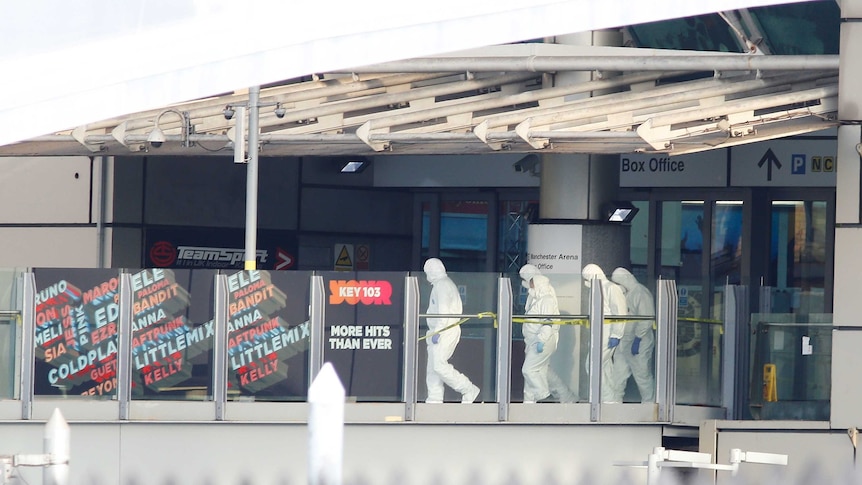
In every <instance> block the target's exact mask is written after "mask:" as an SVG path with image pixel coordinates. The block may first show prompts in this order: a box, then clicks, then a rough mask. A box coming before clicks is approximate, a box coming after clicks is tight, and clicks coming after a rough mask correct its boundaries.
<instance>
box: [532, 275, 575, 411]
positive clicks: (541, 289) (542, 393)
mask: <svg viewBox="0 0 862 485" xmlns="http://www.w3.org/2000/svg"><path fill="white" fill-rule="evenodd" d="M521 274H522V275H525V273H524V272H523V271H522V272H521ZM525 276H528V277H529V278H530V279H529V280H526V281H525V283H527V284H530V283H529V282H532V287H531V288H530V292H529V293H528V295H527V306H526V311H525V314H526V315H559V314H560V308H559V306H558V304H557V296H556V294H555V293H554V287H553V286H551V282H550V280H548V277H547V276H544V275H542V274H538V273H528V274H526V275H525ZM545 320H546V321H547V319H545ZM523 333H524V345H525V347H524V352H525V354H526V355H525V357H524V365H523V367H521V372H522V373H523V374H524V402H525V403H533V402H536V401H540V400H542V399H545V398H547V397H548V396H550V395H552V394H553V396H554V397H555V398H557V399H559V401H560V402H575V400H576V399H575V396H574V394H573V393H572V392H571V390H569V388H568V387H567V386H566V385H565V384H564V383H563V381H562V379H560V377H559V376H558V375H557V373H556V372H554V369H552V368H551V366H550V363H551V362H550V361H551V356H552V355H554V352H555V351H556V350H557V344H558V342H559V335H560V326H559V325H553V324H544V323H541V322H540V321H539V322H537V323H531V322H525V323H524V326H523ZM540 349H541V352H540Z"/></svg>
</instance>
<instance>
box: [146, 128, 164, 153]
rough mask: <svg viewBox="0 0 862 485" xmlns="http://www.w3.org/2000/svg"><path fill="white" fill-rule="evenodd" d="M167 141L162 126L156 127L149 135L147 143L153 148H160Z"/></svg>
mask: <svg viewBox="0 0 862 485" xmlns="http://www.w3.org/2000/svg"><path fill="white" fill-rule="evenodd" d="M164 142H165V134H164V132H162V130H161V129H160V128H154V129H153V131H151V132H150V136H148V137H147V143H149V144H150V146H151V147H153V148H159V147H160V146H162V144H163V143H164Z"/></svg>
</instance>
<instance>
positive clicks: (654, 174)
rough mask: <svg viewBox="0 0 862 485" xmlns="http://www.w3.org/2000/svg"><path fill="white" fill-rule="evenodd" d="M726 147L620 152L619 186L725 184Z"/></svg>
mask: <svg viewBox="0 0 862 485" xmlns="http://www.w3.org/2000/svg"><path fill="white" fill-rule="evenodd" d="M725 186H727V150H711V151H708V152H701V153H692V154H688V155H678V156H670V155H666V154H643V153H631V154H626V155H620V187H725Z"/></svg>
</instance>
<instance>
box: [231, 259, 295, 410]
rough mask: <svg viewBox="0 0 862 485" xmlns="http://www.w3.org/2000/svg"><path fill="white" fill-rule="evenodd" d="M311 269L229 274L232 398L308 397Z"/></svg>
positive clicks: (264, 399) (262, 399)
mask: <svg viewBox="0 0 862 485" xmlns="http://www.w3.org/2000/svg"><path fill="white" fill-rule="evenodd" d="M310 280H311V273H310V272H305V271H273V272H269V271H240V272H237V273H234V274H232V275H229V276H228V279H227V282H228V307H227V308H228V350H227V352H228V398H229V399H237V400H250V399H253V400H256V401H304V400H305V398H306V397H307V394H308V393H307V390H308V339H309V336H310V329H309V323H308V305H309V291H310V287H309V282H310Z"/></svg>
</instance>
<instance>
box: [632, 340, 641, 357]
mask: <svg viewBox="0 0 862 485" xmlns="http://www.w3.org/2000/svg"><path fill="white" fill-rule="evenodd" d="M640 351H641V338H640V337H635V341H634V342H632V355H638V352H640Z"/></svg>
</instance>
